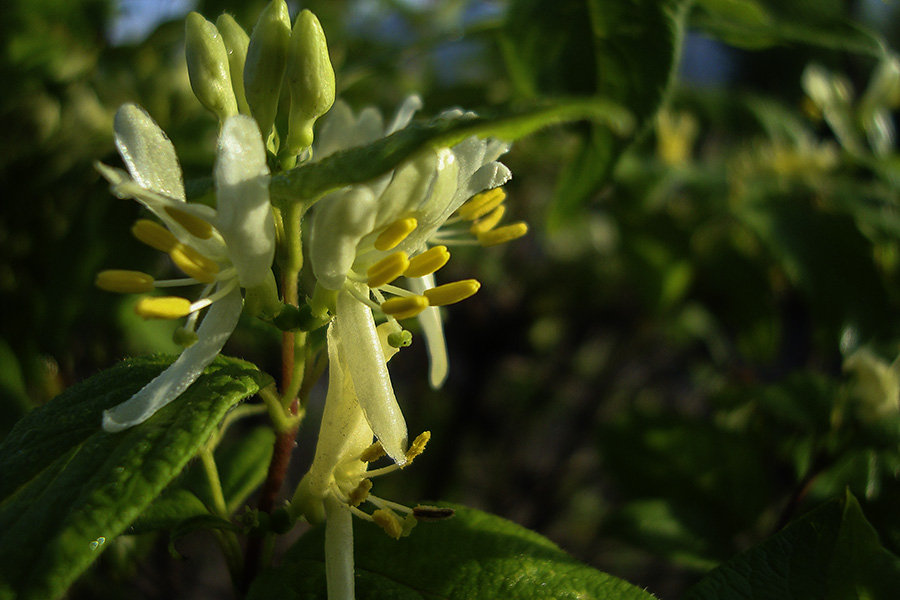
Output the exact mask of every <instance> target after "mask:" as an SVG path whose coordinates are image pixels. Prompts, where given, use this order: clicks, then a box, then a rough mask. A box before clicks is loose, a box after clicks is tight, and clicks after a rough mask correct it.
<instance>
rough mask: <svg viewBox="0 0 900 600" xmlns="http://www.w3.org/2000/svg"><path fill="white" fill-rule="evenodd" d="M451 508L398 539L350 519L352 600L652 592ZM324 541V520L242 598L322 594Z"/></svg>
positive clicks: (501, 523)
mask: <svg viewBox="0 0 900 600" xmlns="http://www.w3.org/2000/svg"><path fill="white" fill-rule="evenodd" d="M455 508H456V515H455V516H454V517H453V518H451V519H448V520H446V521H440V522H433V523H420V524H419V525H418V526H417V527H416V528H415V529H414V530H413V532H412V534H411V535H410V536H409V537H406V538H401V539H400V540H393V539H391V538H389V537H388V536H386V535H385V534H384V532H383V531H381V529H379V528H377V527H376V526H374V525H372V524H370V523H364V522H359V521H358V522H357V523H355V524H354V529H355V532H354V535H355V538H356V540H355V548H356V551H355V553H356V597H357V600H375V599H380V600H386V599H388V598H390V599H394V600H421V599H429V600H430V599H436V598H441V599H446V600H479V599H484V600H488V599H490V600H495V599H498V598H503V599H509V600H515V599H516V598H522V599H524V598H527V599H529V600H530V599H533V598H548V599H549V598H553V599H556V600H574V599H576V598H602V599H604V600H626V599H627V600H652V599H653V598H654V596H653V595H651V594H649V593H648V592H645V591H643V590H641V589H639V588H637V587H635V586H633V585H631V584H629V583H627V582H626V581H623V580H621V579H617V578H615V577H613V576H611V575H607V574H606V573H602V572H600V571H597V570H596V569H592V568H590V567H588V566H587V565H584V564H582V563H579V562H578V561H576V560H575V559H573V558H572V557H571V556H569V555H568V554H566V553H565V552H563V551H562V550H560V549H559V547H557V546H556V545H555V544H554V543H553V542H551V541H550V540H548V539H546V538H545V537H543V536H541V535H539V534H537V533H535V532H533V531H529V530H528V529H525V528H524V527H521V526H519V525H516V524H515V523H512V522H510V521H507V520H505V519H501V518H500V517H497V516H494V515H490V514H487V513H484V512H481V511H478V510H474V509H470V508H462V507H455ZM322 546H323V531H322V528H317V529H314V530H313V531H311V532H310V533H309V534H307V535H305V536H303V538H301V539H300V541H299V542H298V543H297V544H296V545H295V546H294V547H293V548H292V549H291V550H290V551H289V552H288V554H287V555H286V556H285V559H284V561H283V564H282V565H281V566H280V567H278V568H276V569H272V570H270V571H267V572H265V573H263V574H262V575H261V576H260V578H259V579H258V580H257V581H256V583H255V584H254V585H253V587H252V588H251V590H250V594H249V596H248V599H249V600H265V599H268V598H280V599H283V600H290V599H301V598H303V599H313V598H324V597H325V567H324V563H323V558H322V555H323V553H322Z"/></svg>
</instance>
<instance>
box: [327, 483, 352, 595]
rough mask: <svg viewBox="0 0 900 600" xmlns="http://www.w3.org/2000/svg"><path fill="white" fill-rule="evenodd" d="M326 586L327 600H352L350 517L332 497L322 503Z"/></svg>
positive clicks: (342, 504) (347, 510)
mask: <svg viewBox="0 0 900 600" xmlns="http://www.w3.org/2000/svg"><path fill="white" fill-rule="evenodd" d="M325 582H326V584H327V588H328V600H353V598H354V594H355V585H354V581H353V516H352V515H351V514H350V509H349V508H347V505H346V504H344V503H342V502H339V501H338V500H336V499H335V498H332V497H331V496H329V497H327V498H326V499H325Z"/></svg>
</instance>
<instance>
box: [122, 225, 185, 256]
mask: <svg viewBox="0 0 900 600" xmlns="http://www.w3.org/2000/svg"><path fill="white" fill-rule="evenodd" d="M131 233H132V234H134V237H136V238H137V239H139V240H140V241H142V242H144V243H145V244H147V245H148V246H150V247H151V248H156V249H157V250H159V251H160V252H170V251H171V250H172V249H173V248H175V247H176V246H178V239H177V238H176V237H175V236H174V235H172V232H171V231H169V230H168V229H166V228H165V227H163V226H162V225H160V224H159V223H155V222H153V221H150V220H148V219H140V220H138V221H137V222H135V224H134V225H133V226H132V228H131Z"/></svg>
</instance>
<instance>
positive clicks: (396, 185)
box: [375, 151, 437, 228]
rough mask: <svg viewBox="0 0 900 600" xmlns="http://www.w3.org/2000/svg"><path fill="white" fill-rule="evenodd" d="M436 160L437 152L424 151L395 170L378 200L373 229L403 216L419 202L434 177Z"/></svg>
mask: <svg viewBox="0 0 900 600" xmlns="http://www.w3.org/2000/svg"><path fill="white" fill-rule="evenodd" d="M436 162H437V154H436V153H435V152H432V151H426V152H423V153H422V154H420V155H419V156H417V157H415V158H414V159H413V160H411V161H408V162H405V163H403V165H402V166H401V167H400V168H398V169H397V170H396V171H394V175H393V177H392V178H391V182H390V184H388V186H387V188H385V190H384V192H383V193H382V194H381V198H379V199H378V214H377V216H376V217H375V227H376V228H379V227H382V226H384V225H387V224H388V223H392V222H393V221H396V220H397V219H400V218H403V217H404V216H406V214H407V213H409V212H411V211H413V210H415V208H416V207H418V206H419V204H421V203H422V200H423V199H424V198H425V195H426V194H427V193H428V189H429V187H430V186H431V181H432V179H434V173H435V164H436Z"/></svg>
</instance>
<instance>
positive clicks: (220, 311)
mask: <svg viewBox="0 0 900 600" xmlns="http://www.w3.org/2000/svg"><path fill="white" fill-rule="evenodd" d="M114 129H115V139H116V146H117V147H118V149H119V154H121V156H122V160H123V161H124V162H125V165H126V166H127V168H128V173H127V174H126V173H125V172H124V171H122V170H120V169H115V168H112V167H109V166H106V165H102V164H98V169H99V170H100V172H101V173H102V174H103V176H104V177H106V179H107V180H109V182H110V184H111V189H112V191H113V193H114V194H116V195H117V196H119V197H122V198H133V199H135V200H137V201H138V202H140V203H141V204H142V205H144V206H145V207H146V208H147V209H149V210H150V212H152V213H153V214H154V215H155V216H156V217H157V218H158V219H159V220H160V221H162V223H163V224H164V225H165V227H163V226H161V225H159V224H158V223H156V222H154V221H150V220H146V219H142V220H139V221H138V222H137V223H136V224H135V226H134V228H133V229H132V231H133V232H134V234H135V236H136V237H137V238H138V239H140V240H141V241H143V242H145V243H147V244H149V245H150V246H153V247H154V248H156V249H158V250H162V251H164V252H166V253H168V254H169V256H170V257H171V258H172V260H173V262H174V263H175V264H176V266H178V267H179V268H180V269H181V270H182V271H184V272H185V274H186V275H187V276H188V277H186V278H182V279H173V280H163V281H154V279H153V278H152V277H151V276H150V275H147V274H145V273H141V272H138V271H120V270H115V271H104V272H102V273H99V274H98V276H97V285H98V286H99V287H101V288H103V289H107V290H110V291H117V292H126V293H139V292H147V291H150V290H152V289H153V288H156V287H175V286H183V285H197V284H205V286H206V287H205V288H204V290H203V293H202V297H201V298H200V299H199V300H197V301H195V302H190V301H189V300H187V299H185V298H181V297H176V296H169V297H146V298H143V299H141V301H139V302H138V304H137V307H136V309H135V310H136V312H137V313H138V314H139V315H141V316H143V317H145V318H181V317H185V316H186V317H188V322H187V325H186V327H185V328H184V329H183V330H182V337H185V338H190V339H191V341H193V343H192V344H191V345H190V346H189V347H188V348H186V349H185V350H184V351H183V352H182V353H181V355H180V356H179V357H178V359H176V360H175V362H173V363H172V364H171V365H170V366H169V367H168V368H167V369H166V370H165V371H163V372H162V373H161V374H160V375H159V376H158V377H156V378H155V379H153V380H152V381H150V382H149V383H148V384H147V385H145V386H144V387H143V388H142V389H141V390H139V391H138V392H137V393H136V394H135V395H134V396H132V397H131V398H130V399H129V400H127V401H125V402H123V403H122V404H119V405H118V406H115V407H113V408H112V409H110V410H107V411H105V412H104V413H103V428H104V429H105V430H106V431H110V432H113V431H120V430H122V429H126V428H128V427H132V426H134V425H137V424H139V423H142V422H143V421H145V420H147V419H149V418H150V417H151V416H152V415H153V414H154V413H155V412H156V411H158V410H159V409H161V408H162V407H163V406H165V405H166V404H168V403H170V402H171V401H172V400H174V399H175V398H177V397H178V396H179V395H180V394H181V393H182V392H184V390H185V389H187V388H188V386H190V385H191V384H192V383H193V382H194V381H195V380H196V379H197V377H199V376H200V373H202V372H203V369H205V368H206V366H207V365H209V363H210V362H212V360H213V359H214V358H215V357H216V355H217V354H218V353H219V352H220V351H221V350H222V347H223V346H224V345H225V342H226V341H227V340H228V337H229V336H230V335H231V332H232V331H233V330H234V328H235V326H236V325H237V322H238V318H239V317H240V314H241V310H242V306H243V300H242V297H241V288H246V289H248V290H254V291H255V293H257V294H261V295H263V296H265V297H266V298H268V299H269V301H270V302H271V301H273V300H274V301H275V302H277V295H276V291H275V280H274V277H273V275H272V271H271V265H272V260H273V257H274V253H275V225H274V221H273V218H272V209H271V206H270V204H269V191H268V175H269V171H268V167H267V166H266V154H265V148H264V146H263V142H262V137H261V136H260V133H259V129H258V128H257V125H256V122H255V121H253V119H251V118H250V117H246V116H234V117H230V118H228V119H227V120H226V121H225V122H224V123H223V125H222V130H221V134H220V136H219V143H218V153H217V159H216V167H215V187H216V197H217V209H213V208H211V207H209V206H205V205H202V204H195V203H188V202H186V200H185V192H184V184H183V182H182V174H181V166H180V165H179V163H178V158H177V156H176V155H175V148H174V147H173V146H172V143H171V142H170V141H169V139H168V137H166V134H165V133H164V132H163V131H162V129H160V128H159V126H158V125H157V124H156V123H155V122H154V121H153V119H151V118H150V116H149V115H148V114H147V113H146V112H145V111H144V110H143V109H142V108H140V107H138V106H136V105H133V104H126V105H123V106H122V107H121V108H120V109H119V111H118V112H117V113H116V118H115V125H114ZM207 307H209V310H208V311H207V313H206V315H205V316H204V317H203V320H202V323H201V324H200V326H199V328H198V329H197V331H196V334H194V328H195V327H196V323H197V320H198V318H199V313H200V311H201V310H203V309H204V308H207Z"/></svg>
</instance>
